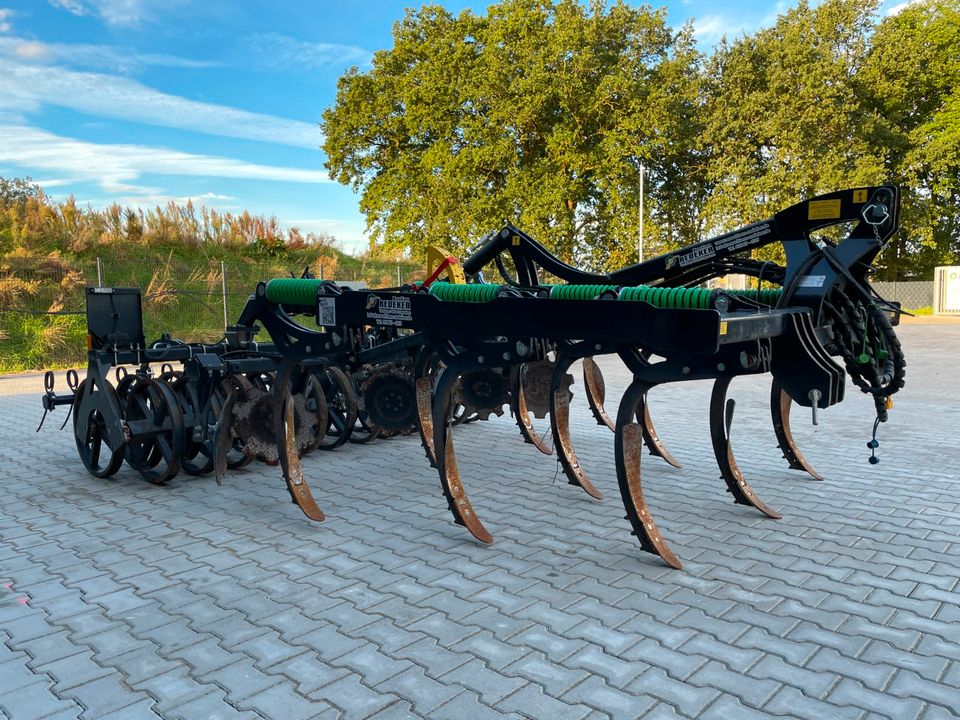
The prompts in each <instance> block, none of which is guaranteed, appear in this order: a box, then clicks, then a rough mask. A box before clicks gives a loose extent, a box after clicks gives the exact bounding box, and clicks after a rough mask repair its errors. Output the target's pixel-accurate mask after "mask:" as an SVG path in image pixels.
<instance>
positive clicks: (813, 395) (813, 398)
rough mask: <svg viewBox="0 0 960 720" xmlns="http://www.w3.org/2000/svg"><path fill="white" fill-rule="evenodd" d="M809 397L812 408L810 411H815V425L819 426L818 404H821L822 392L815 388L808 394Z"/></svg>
mask: <svg viewBox="0 0 960 720" xmlns="http://www.w3.org/2000/svg"><path fill="white" fill-rule="evenodd" d="M807 397H808V398H810V402H811V406H810V409H811V410H812V411H813V424H814V425H816V424H817V403H818V402H820V397H821V395H820V391H819V390H817V389H816V388H814V389H813V390H811V391H810V392H808V393H807Z"/></svg>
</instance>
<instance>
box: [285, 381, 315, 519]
mask: <svg viewBox="0 0 960 720" xmlns="http://www.w3.org/2000/svg"><path fill="white" fill-rule="evenodd" d="M292 371H293V366H292V365H291V366H289V367H287V368H286V369H285V370H283V371H281V372H278V373H277V377H276V379H275V380H274V386H273V398H272V400H273V433H274V437H276V439H277V454H278V455H279V460H280V469H281V470H282V471H283V479H284V480H285V481H286V483H287V490H289V491H290V497H291V498H292V499H293V502H294V503H296V505H297V507H299V508H300V509H301V510H302V511H303V514H304V515H306V516H307V517H308V518H310V519H311V520H316V521H318V522H319V521H321V520H323V519H324V514H323V511H322V510H320V508H319V507H318V506H317V503H316V501H315V500H314V499H313V494H312V493H311V492H310V486H309V485H307V481H306V480H304V478H303V470H302V469H301V467H300V457H299V455H298V453H297V433H296V422H295V420H294V400H293V395H292V394H291V393H290V375H291V373H292ZM321 397H323V394H322V393H321Z"/></svg>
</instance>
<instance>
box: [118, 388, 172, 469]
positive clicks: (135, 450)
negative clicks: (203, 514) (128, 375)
mask: <svg viewBox="0 0 960 720" xmlns="http://www.w3.org/2000/svg"><path fill="white" fill-rule="evenodd" d="M124 416H125V418H126V420H127V425H128V426H129V427H130V430H131V432H132V433H133V439H132V440H131V441H130V442H129V443H127V462H128V463H130V466H131V467H133V468H134V469H135V470H137V472H139V473H140V475H142V476H143V479H144V480H146V481H147V482H151V483H153V484H154V485H162V484H163V483H166V482H168V481H169V480H171V479H172V478H174V477H175V476H176V474H177V473H178V472H180V462H181V458H182V456H183V450H184V445H185V437H184V435H185V433H184V425H183V413H182V412H180V405H179V403H178V402H177V398H176V396H175V395H174V394H173V391H172V390H170V388H169V387H167V385H166V383H164V382H161V381H159V380H153V379H144V380H143V381H141V382H138V383H136V384H135V385H134V386H133V387H131V388H130V390H129V391H128V393H127V403H126V411H125V413H124Z"/></svg>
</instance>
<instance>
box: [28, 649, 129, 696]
mask: <svg viewBox="0 0 960 720" xmlns="http://www.w3.org/2000/svg"><path fill="white" fill-rule="evenodd" d="M33 669H34V670H35V671H36V672H38V673H45V674H48V675H50V677H52V678H53V679H54V681H55V684H54V690H55V691H56V692H57V693H58V694H60V695H62V694H63V692H64V691H66V690H69V689H70V688H74V687H77V686H78V685H83V684H85V683H88V682H91V681H93V680H97V679H99V678H102V677H106V676H107V675H110V673H111V671H110V670H107V669H105V668H102V667H100V666H99V665H97V664H96V663H95V662H94V661H93V653H92V652H90V651H89V650H86V651H79V652H77V654H76V655H71V656H70V657H67V658H63V659H61V660H54V661H53V662H49V663H44V664H42V665H36V666H34V667H33Z"/></svg>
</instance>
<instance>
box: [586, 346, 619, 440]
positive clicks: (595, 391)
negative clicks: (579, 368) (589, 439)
mask: <svg viewBox="0 0 960 720" xmlns="http://www.w3.org/2000/svg"><path fill="white" fill-rule="evenodd" d="M583 386H584V388H585V392H586V395H587V404H588V405H589V406H590V412H591V413H593V417H594V419H596V421H597V425H606V426H607V427H608V428H610V432H613V431H614V430H615V429H616V427H615V425H614V423H613V420H611V419H610V416H609V415H608V414H607V411H606V409H605V408H604V407H603V402H604V400H605V399H606V393H607V389H606V385H605V384H604V382H603V373H602V372H600V366H599V365H597V363H596V362H595V361H594V359H593V358H591V357H585V358H584V359H583Z"/></svg>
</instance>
